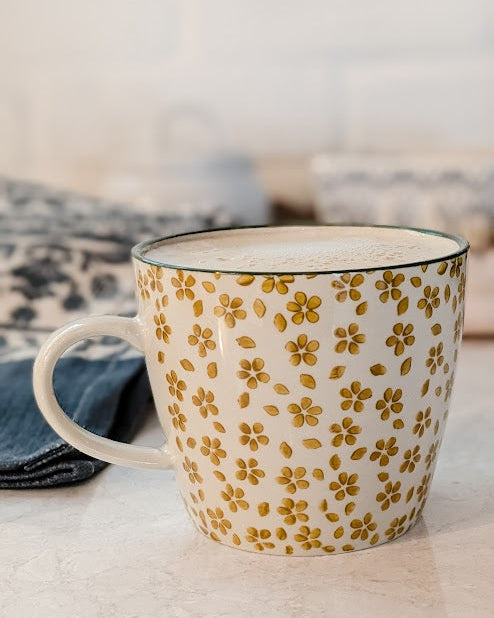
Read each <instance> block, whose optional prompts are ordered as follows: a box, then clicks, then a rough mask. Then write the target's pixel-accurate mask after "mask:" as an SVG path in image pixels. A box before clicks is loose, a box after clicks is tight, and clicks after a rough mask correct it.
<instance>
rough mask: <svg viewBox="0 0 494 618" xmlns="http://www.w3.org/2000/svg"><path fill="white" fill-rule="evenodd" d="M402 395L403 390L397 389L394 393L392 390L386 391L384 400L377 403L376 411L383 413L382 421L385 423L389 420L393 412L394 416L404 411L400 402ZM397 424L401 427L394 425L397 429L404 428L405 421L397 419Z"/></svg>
mask: <svg viewBox="0 0 494 618" xmlns="http://www.w3.org/2000/svg"><path fill="white" fill-rule="evenodd" d="M402 395H403V392H402V390H401V388H397V389H396V390H395V391H393V389H392V388H387V389H386V390H385V391H384V393H383V398H382V399H379V400H378V401H377V403H376V410H379V411H380V412H381V419H382V420H383V421H387V420H388V418H389V417H390V416H391V412H393V414H400V412H401V411H402V410H403V404H402V403H401V401H400V399H401V396H402ZM395 423H398V424H399V426H395V425H394V424H393V426H394V427H395V429H402V428H403V421H402V420H401V419H397V420H396V421H395Z"/></svg>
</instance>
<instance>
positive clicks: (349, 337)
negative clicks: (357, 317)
mask: <svg viewBox="0 0 494 618" xmlns="http://www.w3.org/2000/svg"><path fill="white" fill-rule="evenodd" d="M358 331H359V326H358V324H355V322H352V324H349V325H348V329H345V328H343V327H341V326H339V327H338V328H337V329H336V330H335V331H334V336H335V337H336V338H337V339H340V341H338V343H337V344H336V345H335V347H334V349H335V352H338V354H342V353H343V352H345V351H346V349H347V347H348V351H349V352H350V354H358V353H359V352H360V344H362V343H365V335H364V334H363V333H359V332H358Z"/></svg>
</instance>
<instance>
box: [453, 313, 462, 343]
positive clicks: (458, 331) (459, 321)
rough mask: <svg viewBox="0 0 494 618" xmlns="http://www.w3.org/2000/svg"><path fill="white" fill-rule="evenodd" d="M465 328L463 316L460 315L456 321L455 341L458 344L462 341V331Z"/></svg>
mask: <svg viewBox="0 0 494 618" xmlns="http://www.w3.org/2000/svg"><path fill="white" fill-rule="evenodd" d="M462 326H463V315H462V314H461V313H460V315H459V316H458V317H457V318H456V320H455V326H454V335H453V341H454V342H455V343H456V342H457V341H459V340H460V339H461V329H462Z"/></svg>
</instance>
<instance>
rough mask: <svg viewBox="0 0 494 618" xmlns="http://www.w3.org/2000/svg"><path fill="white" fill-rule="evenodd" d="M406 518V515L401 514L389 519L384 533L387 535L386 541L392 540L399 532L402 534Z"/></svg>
mask: <svg viewBox="0 0 494 618" xmlns="http://www.w3.org/2000/svg"><path fill="white" fill-rule="evenodd" d="M406 520H407V516H406V515H402V516H401V517H395V518H394V519H392V520H391V522H390V524H389V528H388V529H387V530H386V532H385V533H384V534H385V535H386V536H387V537H388V541H392V540H393V539H395V538H396V537H397V536H400V534H403V532H404V531H405V522H406Z"/></svg>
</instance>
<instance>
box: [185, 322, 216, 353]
mask: <svg viewBox="0 0 494 618" xmlns="http://www.w3.org/2000/svg"><path fill="white" fill-rule="evenodd" d="M192 333H193V334H192V335H189V337H188V339H187V341H188V342H189V345H196V346H197V351H198V353H199V356H201V357H202V358H204V356H207V353H208V350H214V349H215V348H216V343H215V342H214V341H213V340H212V339H211V337H212V336H213V331H212V330H211V329H210V328H205V329H202V328H201V327H200V326H199V324H194V326H193V327H192Z"/></svg>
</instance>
